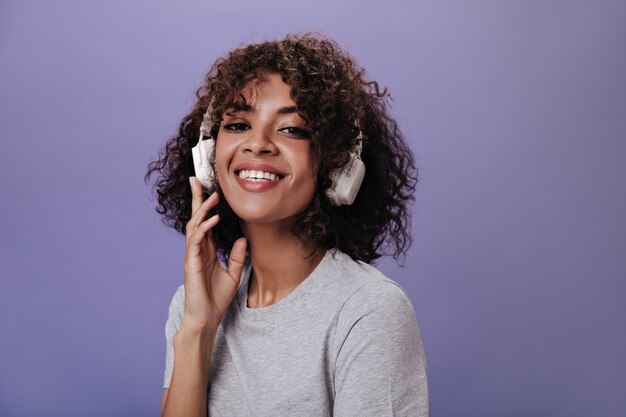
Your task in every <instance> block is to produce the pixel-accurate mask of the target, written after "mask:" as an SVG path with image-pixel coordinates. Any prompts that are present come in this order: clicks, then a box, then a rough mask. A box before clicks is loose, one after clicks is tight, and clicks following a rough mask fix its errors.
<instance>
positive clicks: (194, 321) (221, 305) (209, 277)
mask: <svg viewBox="0 0 626 417" xmlns="http://www.w3.org/2000/svg"><path fill="white" fill-rule="evenodd" d="M189 181H190V183H191V194H192V202H191V213H192V215H191V219H190V220H189V222H188V223H187V227H186V237H187V249H186V252H185V262H184V264H185V268H184V270H185V311H184V315H183V320H182V323H181V329H182V328H189V329H193V330H199V331H202V332H205V331H209V332H216V331H217V328H218V326H219V324H220V322H221V320H222V317H223V316H224V312H225V311H226V309H227V308H228V305H229V304H230V302H231V301H232V299H233V297H234V296H235V293H236V291H237V287H238V286H239V280H240V279H241V271H242V269H243V264H244V262H245V258H246V239H245V238H243V237H242V238H239V239H237V241H235V243H234V245H233V248H232V249H231V251H230V256H229V258H228V268H227V269H224V268H223V267H222V265H221V264H220V263H219V261H218V260H217V256H216V250H215V242H214V241H213V234H212V230H211V229H212V228H213V226H215V225H216V224H217V222H218V221H219V215H217V214H216V215H214V216H211V217H210V218H208V219H205V218H206V216H207V214H208V212H209V210H211V209H212V208H213V207H215V205H216V204H217V202H218V201H219V194H218V193H217V192H214V193H213V194H211V196H210V197H209V198H207V199H206V200H205V201H202V199H203V198H202V184H200V181H198V180H197V179H196V177H190V178H189Z"/></svg>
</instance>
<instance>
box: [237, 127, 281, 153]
mask: <svg viewBox="0 0 626 417" xmlns="http://www.w3.org/2000/svg"><path fill="white" fill-rule="evenodd" d="M243 152H244V153H246V152H252V154H253V155H264V154H267V155H274V154H276V153H277V152H278V148H277V147H276V145H275V144H274V141H273V140H272V132H270V131H269V129H258V130H255V129H251V130H250V131H249V134H248V137H247V139H246V140H245V142H244V143H243Z"/></svg>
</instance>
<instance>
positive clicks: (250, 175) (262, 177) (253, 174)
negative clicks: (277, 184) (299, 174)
mask: <svg viewBox="0 0 626 417" xmlns="http://www.w3.org/2000/svg"><path fill="white" fill-rule="evenodd" d="M235 174H236V175H237V176H239V178H241V179H243V180H246V181H252V182H261V181H276V180H277V179H278V180H280V179H282V178H283V176H281V175H278V174H275V173H273V172H267V171H255V170H253V169H242V170H241V171H239V173H237V172H235Z"/></svg>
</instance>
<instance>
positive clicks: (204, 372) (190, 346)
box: [161, 328, 215, 417]
mask: <svg viewBox="0 0 626 417" xmlns="http://www.w3.org/2000/svg"><path fill="white" fill-rule="evenodd" d="M173 342H174V352H175V355H174V369H173V373H172V380H171V383H170V386H169V389H165V391H164V393H163V400H162V410H161V415H162V416H163V417H168V416H203V417H204V416H206V415H207V388H208V381H209V371H210V369H211V356H212V352H213V345H214V344H215V333H214V332H202V331H199V330H196V329H185V328H181V330H180V331H178V332H177V333H176V334H175V335H174V341H173Z"/></svg>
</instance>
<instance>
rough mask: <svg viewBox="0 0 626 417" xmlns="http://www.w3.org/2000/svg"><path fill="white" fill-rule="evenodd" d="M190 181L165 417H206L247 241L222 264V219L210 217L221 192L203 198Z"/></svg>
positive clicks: (171, 320) (170, 323)
mask: <svg viewBox="0 0 626 417" xmlns="http://www.w3.org/2000/svg"><path fill="white" fill-rule="evenodd" d="M189 181H190V185H191V192H192V210H191V213H192V215H191V219H190V220H189V222H187V226H186V229H185V236H186V240H187V243H186V250H185V259H184V272H185V274H184V285H183V286H181V287H179V289H178V291H177V292H176V294H175V295H174V298H173V299H172V303H171V304H170V311H169V316H168V320H167V324H166V325H165V334H166V340H167V352H166V371H165V384H164V388H168V390H167V392H165V393H164V394H163V399H162V416H163V417H172V416H184V417H192V416H195V417H206V415H207V405H208V401H207V388H208V384H209V371H210V369H211V356H212V354H213V346H214V344H215V336H216V334H217V329H218V327H219V324H220V322H221V320H222V317H223V315H224V312H225V311H226V309H227V308H228V305H229V304H230V302H231V300H232V299H233V297H234V295H235V293H236V291H237V287H238V284H239V281H240V279H241V271H242V269H243V264H244V261H245V256H246V240H245V238H239V239H237V240H236V241H235V243H234V244H233V247H232V249H231V251H230V256H229V257H228V266H227V268H226V269H225V268H224V267H222V265H221V264H220V263H219V262H218V260H217V253H216V248H215V243H214V242H213V236H212V231H211V229H212V228H213V226H215V225H216V224H217V222H218V221H219V215H217V214H215V215H213V216H210V217H208V215H209V212H210V210H211V209H213V207H215V205H216V204H217V202H218V201H219V194H218V193H217V192H214V193H213V194H211V196H210V197H209V198H208V199H206V200H204V197H203V193H202V186H201V184H200V183H199V182H198V181H197V179H196V178H194V177H190V178H189ZM207 217H208V218H207ZM170 377H171V381H170Z"/></svg>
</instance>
